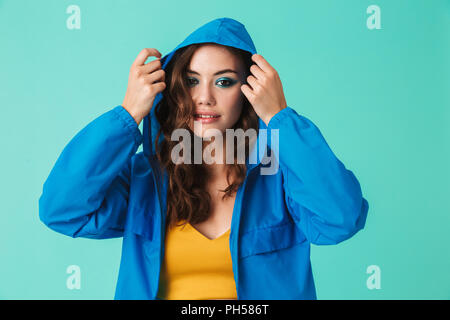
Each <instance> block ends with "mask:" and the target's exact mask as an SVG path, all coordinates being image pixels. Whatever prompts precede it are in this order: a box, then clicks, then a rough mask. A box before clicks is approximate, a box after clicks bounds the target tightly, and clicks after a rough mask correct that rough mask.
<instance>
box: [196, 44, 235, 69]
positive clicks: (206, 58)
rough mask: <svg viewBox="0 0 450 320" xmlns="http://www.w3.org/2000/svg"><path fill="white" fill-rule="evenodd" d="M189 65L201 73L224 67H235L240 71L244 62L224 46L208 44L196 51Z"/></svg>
mask: <svg viewBox="0 0 450 320" xmlns="http://www.w3.org/2000/svg"><path fill="white" fill-rule="evenodd" d="M189 67H190V69H192V70H195V71H197V72H199V73H214V72H216V71H218V70H222V69H234V70H236V71H237V72H240V71H241V67H242V62H241V60H240V59H239V57H237V56H236V55H234V54H233V53H232V52H231V51H230V50H228V49H227V48H225V47H224V46H221V45H215V44H206V45H203V46H201V47H200V48H198V49H197V50H196V51H195V52H194V54H193V56H192V58H191V61H190V63H189Z"/></svg>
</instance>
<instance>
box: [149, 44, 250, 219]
mask: <svg viewBox="0 0 450 320" xmlns="http://www.w3.org/2000/svg"><path fill="white" fill-rule="evenodd" d="M204 44H206V43H199V44H192V45H189V46H186V47H183V48H181V49H179V50H177V51H176V52H175V54H174V56H173V57H172V59H171V61H170V62H169V63H168V64H167V66H166V68H165V73H166V79H165V82H166V89H165V90H164V92H163V98H162V99H161V100H160V101H159V103H158V104H157V105H156V106H155V108H156V109H155V115H156V118H157V119H158V122H159V124H160V128H159V131H158V133H157V136H156V139H155V141H154V143H155V150H156V155H157V158H158V161H159V164H160V166H161V168H164V169H166V170H167V173H168V178H169V183H168V190H167V212H166V214H167V219H166V221H167V223H166V227H168V226H174V225H175V223H176V222H178V221H180V220H186V223H188V222H189V223H191V224H196V223H200V222H203V221H205V220H207V219H208V217H209V216H210V215H211V212H210V210H211V195H210V194H209V192H208V191H207V182H208V180H209V178H210V173H209V171H208V170H207V168H206V165H207V164H205V163H203V162H202V163H201V164H195V163H191V164H189V163H181V164H176V163H174V162H173V161H172V159H171V154H172V149H173V148H174V146H176V145H177V144H178V143H179V142H178V141H171V140H170V137H171V135H172V132H173V130H175V129H178V128H184V129H186V130H188V131H189V136H190V137H191V146H192V150H191V155H193V154H194V150H193V146H194V139H199V137H196V135H195V134H194V132H193V131H192V130H191V128H190V127H189V123H190V121H191V119H192V116H193V114H194V111H195V104H194V102H193V100H192V97H191V95H190V92H189V86H188V84H187V82H186V79H187V72H186V71H187V69H188V66H189V63H190V61H191V58H192V56H193V54H194V52H195V51H196V50H197V49H198V48H199V47H200V46H202V45H204ZM224 47H225V48H227V49H228V50H230V52H231V53H233V54H234V55H236V56H237V57H238V58H239V59H242V60H241V61H242V62H243V64H244V66H245V72H246V74H245V79H246V78H247V76H248V75H249V74H250V66H251V65H252V64H253V61H252V59H251V56H252V55H251V53H250V52H247V51H244V50H240V49H238V48H234V47H229V46H224ZM258 124H259V123H258V115H257V114H256V113H255V111H254V109H253V107H252V106H251V104H250V102H249V101H248V100H247V98H246V97H245V95H243V106H242V112H241V116H240V118H239V119H238V121H237V122H236V124H235V125H234V126H233V128H231V129H238V128H241V129H243V130H244V132H245V131H246V130H247V129H251V128H252V129H254V130H256V132H257V131H258ZM161 133H162V134H163V135H164V139H163V140H162V142H161V143H160V144H159V146H158V141H159V138H160V135H161ZM200 139H201V138H200ZM202 145H203V147H204V143H203V144H202ZM234 146H235V147H234V149H235V150H234V151H235V152H234V164H225V166H226V167H225V168H226V174H227V183H228V187H227V188H225V189H224V190H220V191H221V192H223V193H224V194H223V196H222V199H225V198H226V197H231V196H233V194H234V193H235V192H236V191H237V189H238V187H239V186H240V185H241V184H242V183H243V181H244V179H245V175H246V165H245V164H242V163H237V152H236V149H237V147H238V144H236V143H235V144H234ZM248 149H249V139H247V138H246V139H245V155H246V156H245V158H246V159H247V158H248ZM230 177H234V179H233V180H232V181H230Z"/></svg>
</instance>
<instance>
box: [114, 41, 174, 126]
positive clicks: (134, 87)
mask: <svg viewBox="0 0 450 320" xmlns="http://www.w3.org/2000/svg"><path fill="white" fill-rule="evenodd" d="M149 56H154V57H158V58H157V59H156V60H153V61H151V62H149V63H147V64H144V63H145V61H146V60H147V58H148V57H149ZM160 59H161V53H160V52H159V51H158V50H156V49H154V48H145V49H143V50H142V51H141V52H140V53H139V55H138V56H137V58H136V60H135V61H134V62H133V64H132V65H131V68H130V75H129V77H128V87H127V92H126V94H125V99H124V100H123V102H122V107H124V108H125V110H127V111H128V113H129V114H130V115H131V116H132V117H133V118H134V120H135V121H136V123H137V124H138V125H139V124H140V123H141V121H142V119H143V118H144V117H145V116H146V115H147V114H148V113H149V112H150V110H151V108H152V105H153V101H154V100H155V97H156V95H157V94H158V93H160V92H162V91H163V90H164V89H165V88H166V83H165V82H164V81H165V72H164V70H163V69H162V68H161V61H160Z"/></svg>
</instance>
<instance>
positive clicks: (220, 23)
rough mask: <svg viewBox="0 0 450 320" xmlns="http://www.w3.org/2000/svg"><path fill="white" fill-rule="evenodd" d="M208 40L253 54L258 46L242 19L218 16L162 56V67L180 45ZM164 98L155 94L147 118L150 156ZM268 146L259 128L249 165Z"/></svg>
mask: <svg viewBox="0 0 450 320" xmlns="http://www.w3.org/2000/svg"><path fill="white" fill-rule="evenodd" d="M205 42H213V43H217V44H221V45H225V46H231V47H235V48H238V49H242V50H245V51H248V52H250V53H251V54H255V53H256V48H255V46H254V44H253V41H252V39H251V37H250V35H249V34H248V32H247V30H246V29H245V26H244V25H243V24H242V23H240V22H238V21H236V20H234V19H231V18H218V19H215V20H212V21H210V22H208V23H206V24H204V25H203V26H201V27H199V28H198V29H197V30H195V31H194V32H192V33H191V34H190V35H189V36H187V38H186V39H185V40H183V42H181V43H180V44H179V45H178V46H177V47H176V48H175V49H173V50H172V51H171V52H169V53H168V54H166V55H164V56H163V57H162V58H161V64H162V69H164V70H165V69H166V66H167V64H168V63H169V62H170V60H171V59H172V57H173V55H174V54H175V52H176V51H177V50H178V49H181V48H183V47H186V46H188V45H191V44H195V43H205ZM162 98H163V92H161V93H159V94H158V95H157V96H156V97H155V100H154V102H153V106H152V109H151V111H150V112H149V114H148V115H147V116H146V117H145V118H144V124H143V138H144V139H143V151H144V155H145V156H146V157H147V158H148V159H150V158H152V157H153V156H154V155H156V152H155V145H154V141H155V139H156V136H157V133H158V130H159V128H160V124H159V122H158V120H157V118H156V115H155V106H156V105H157V104H158V102H159V101H160V100H161V99H162ZM258 120H259V129H267V126H266V124H265V123H264V121H262V119H261V118H259V117H258ZM266 137H267V136H266ZM163 139H164V136H163V134H162V133H161V136H160V137H159V140H158V144H159V143H161V141H162V140H163ZM266 149H267V139H261V137H260V134H259V132H257V139H256V143H255V144H254V145H253V147H252V148H251V149H250V156H249V157H247V158H246V165H247V168H248V169H251V168H253V167H256V166H257V165H258V164H260V163H261V158H262V157H263V156H264V154H265V152H266ZM258 151H259V152H258ZM250 159H256V163H254V162H255V161H253V160H250Z"/></svg>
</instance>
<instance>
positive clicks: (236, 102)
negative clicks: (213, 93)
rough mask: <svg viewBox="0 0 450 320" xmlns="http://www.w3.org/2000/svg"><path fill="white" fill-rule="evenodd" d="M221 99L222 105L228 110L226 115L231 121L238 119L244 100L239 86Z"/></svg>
mask: <svg viewBox="0 0 450 320" xmlns="http://www.w3.org/2000/svg"><path fill="white" fill-rule="evenodd" d="M223 101H224V104H223V106H224V107H225V108H226V110H228V111H229V112H227V117H228V118H229V119H230V120H232V121H235V120H237V119H239V116H240V115H241V110H242V104H243V101H244V99H243V94H242V92H241V89H240V87H238V90H234V91H233V92H230V93H229V94H227V95H226V96H224V97H223Z"/></svg>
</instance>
